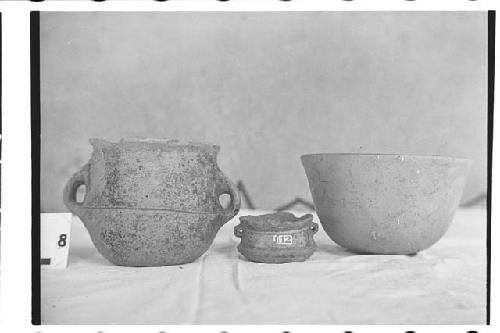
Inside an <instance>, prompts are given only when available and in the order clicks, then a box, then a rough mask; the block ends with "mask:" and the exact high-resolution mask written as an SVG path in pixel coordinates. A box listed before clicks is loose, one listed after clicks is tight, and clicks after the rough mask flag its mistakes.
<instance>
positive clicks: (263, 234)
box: [234, 212, 318, 263]
mask: <svg viewBox="0 0 500 333" xmlns="http://www.w3.org/2000/svg"><path fill="white" fill-rule="evenodd" d="M240 221H241V223H240V224H239V225H238V226H236V227H235V228H234V233H235V235H236V236H237V237H240V238H241V242H240V244H239V245H238V251H239V252H240V253H241V254H242V255H243V256H245V257H246V258H247V259H249V260H251V261H255V262H264V263H285V262H292V261H304V260H306V259H307V258H309V257H310V256H311V255H312V254H313V253H314V251H315V250H316V243H315V242H314V234H315V233H316V232H317V231H318V225H317V224H316V223H313V222H312V215H310V214H307V215H304V216H302V217H300V218H296V217H295V216H294V215H293V214H291V213H284V212H280V213H274V214H266V215H261V216H242V217H240Z"/></svg>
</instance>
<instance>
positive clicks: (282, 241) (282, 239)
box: [273, 235, 293, 245]
mask: <svg viewBox="0 0 500 333" xmlns="http://www.w3.org/2000/svg"><path fill="white" fill-rule="evenodd" d="M273 241H274V242H275V243H276V244H278V245H292V244H293V237H292V235H273Z"/></svg>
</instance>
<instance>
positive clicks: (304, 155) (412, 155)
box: [300, 153, 472, 163]
mask: <svg viewBox="0 0 500 333" xmlns="http://www.w3.org/2000/svg"><path fill="white" fill-rule="evenodd" d="M318 156H366V157H374V156H379V157H381V156H382V157H385V158H387V157H393V158H401V157H403V158H405V157H408V158H422V159H434V160H452V161H457V162H460V161H462V162H467V163H471V162H472V160H471V159H470V158H466V157H455V156H446V155H418V154H391V153H311V154H303V155H301V156H300V158H301V159H303V158H308V157H318Z"/></svg>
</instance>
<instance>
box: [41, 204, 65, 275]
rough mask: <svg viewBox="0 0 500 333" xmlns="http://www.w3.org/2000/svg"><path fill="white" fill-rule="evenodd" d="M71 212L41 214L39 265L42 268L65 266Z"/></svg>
mask: <svg viewBox="0 0 500 333" xmlns="http://www.w3.org/2000/svg"><path fill="white" fill-rule="evenodd" d="M72 219H73V214H71V213H54V214H41V217H40V237H41V239H40V265H41V267H42V268H44V267H47V268H66V267H67V266H68V254H69V243H70V232H71V220H72Z"/></svg>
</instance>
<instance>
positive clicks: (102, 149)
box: [64, 139, 240, 266]
mask: <svg viewBox="0 0 500 333" xmlns="http://www.w3.org/2000/svg"><path fill="white" fill-rule="evenodd" d="M90 143H91V145H92V147H93V153H92V157H91V159H90V160H89V162H88V163H87V164H86V165H84V166H83V167H82V169H81V170H80V171H78V172H77V173H75V174H74V175H73V177H71V179H70V180H69V181H68V183H67V184H66V187H65V189H64V203H65V205H66V207H68V209H69V210H70V211H71V212H72V213H74V214H76V215H77V216H78V217H79V218H80V219H81V220H82V221H83V223H84V225H85V227H86V228H87V229H88V231H89V234H90V237H91V239H92V242H93V243H94V245H95V247H96V248H97V250H98V251H99V252H100V253H101V254H102V255H103V256H104V257H105V258H106V259H108V260H109V261H111V262H112V263H114V264H116V265H124V266H162V265H176V264H183V263H188V262H192V261H194V260H196V259H197V258H198V257H200V256H201V255H202V254H203V253H205V251H207V249H208V248H209V247H210V245H211V244H212V241H213V239H214V237H215V235H216V233H217V231H218V230H219V228H220V227H221V226H222V225H223V224H224V223H226V222H228V221H229V220H230V219H232V218H233V217H234V216H235V215H236V214H237V213H238V210H239V208H240V198H239V195H238V191H237V189H236V187H235V186H234V185H233V184H232V183H231V182H230V181H229V180H228V179H227V178H226V176H224V174H223V173H222V172H221V170H220V169H219V167H218V166H217V160H216V159H217V153H218V152H219V147H218V146H216V145H211V144H203V143H189V142H188V143H183V142H179V141H177V140H149V139H148V140H135V139H131V140H121V141H120V142H118V143H113V142H108V141H105V140H99V139H91V140H90ZM81 185H85V197H84V199H83V201H82V202H77V200H76V191H77V189H78V187H80V186H81ZM222 194H229V195H230V197H231V203H230V207H229V208H227V209H225V208H223V207H222V206H221V204H220V202H219V196H220V195H222Z"/></svg>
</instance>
